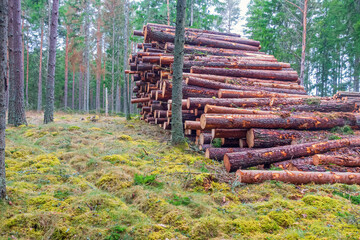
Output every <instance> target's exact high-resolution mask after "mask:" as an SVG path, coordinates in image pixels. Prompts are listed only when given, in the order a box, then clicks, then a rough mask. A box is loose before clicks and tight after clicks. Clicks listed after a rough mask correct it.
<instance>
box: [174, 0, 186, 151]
mask: <svg viewBox="0 0 360 240" xmlns="http://www.w3.org/2000/svg"><path fill="white" fill-rule="evenodd" d="M185 11H186V0H178V1H177V5H176V30H175V51H174V63H173V71H174V72H173V86H172V118H171V141H172V144H173V145H179V144H183V143H185V138H184V132H183V120H182V112H181V105H182V97H183V96H182V79H183V76H182V72H183V63H184V43H185Z"/></svg>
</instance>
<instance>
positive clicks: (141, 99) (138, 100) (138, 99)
mask: <svg viewBox="0 0 360 240" xmlns="http://www.w3.org/2000/svg"><path fill="white" fill-rule="evenodd" d="M149 101H150V98H149V97H146V98H135V99H131V103H142V102H149Z"/></svg>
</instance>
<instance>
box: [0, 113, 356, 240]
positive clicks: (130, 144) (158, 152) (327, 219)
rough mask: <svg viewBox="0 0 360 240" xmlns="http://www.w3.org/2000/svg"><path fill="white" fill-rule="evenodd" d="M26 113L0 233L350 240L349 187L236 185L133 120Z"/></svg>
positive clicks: (13, 139) (10, 161)
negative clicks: (45, 120)
mask: <svg viewBox="0 0 360 240" xmlns="http://www.w3.org/2000/svg"><path fill="white" fill-rule="evenodd" d="M28 116H29V119H28V122H29V123H30V124H29V125H28V126H21V127H18V128H14V127H11V128H9V129H7V131H6V134H7V148H6V171H7V180H8V188H7V189H8V199H7V200H6V201H2V202H0V213H1V214H0V239H43V238H45V239H358V233H359V232H360V206H359V205H358V204H357V203H358V201H357V199H358V198H357V196H359V193H360V187H359V186H357V185H354V186H347V185H342V184H336V185H311V184H310V185H305V186H295V185H292V184H284V183H279V182H274V181H269V182H265V183H262V184H254V185H243V184H239V183H238V182H237V181H236V178H234V176H233V175H228V174H225V173H224V170H223V166H222V165H221V163H218V162H214V161H209V160H207V159H204V157H203V156H202V154H199V153H196V152H193V151H191V150H188V149H179V148H173V147H171V146H170V144H169V135H168V133H167V132H165V131H164V130H162V129H160V128H158V127H157V126H150V125H147V124H145V123H142V122H140V121H139V120H131V121H126V120H125V119H124V118H121V117H103V116H101V117H96V121H92V120H91V119H92V116H90V115H78V114H74V115H68V114H61V113H58V114H56V121H55V123H51V124H48V125H43V124H42V123H41V122H42V120H41V116H40V115H38V114H36V113H31V112H30V113H28Z"/></svg>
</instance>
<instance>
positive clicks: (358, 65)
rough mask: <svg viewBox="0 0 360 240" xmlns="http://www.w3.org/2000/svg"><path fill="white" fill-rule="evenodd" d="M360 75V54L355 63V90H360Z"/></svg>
mask: <svg viewBox="0 0 360 240" xmlns="http://www.w3.org/2000/svg"><path fill="white" fill-rule="evenodd" d="M359 77H360V56H359V55H356V56H355V63H354V91H355V92H359Z"/></svg>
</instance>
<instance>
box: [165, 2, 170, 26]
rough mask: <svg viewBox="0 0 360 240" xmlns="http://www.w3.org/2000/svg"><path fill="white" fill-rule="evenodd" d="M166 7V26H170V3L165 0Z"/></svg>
mask: <svg viewBox="0 0 360 240" xmlns="http://www.w3.org/2000/svg"><path fill="white" fill-rule="evenodd" d="M166 6H167V25H168V26H170V3H169V0H166Z"/></svg>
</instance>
